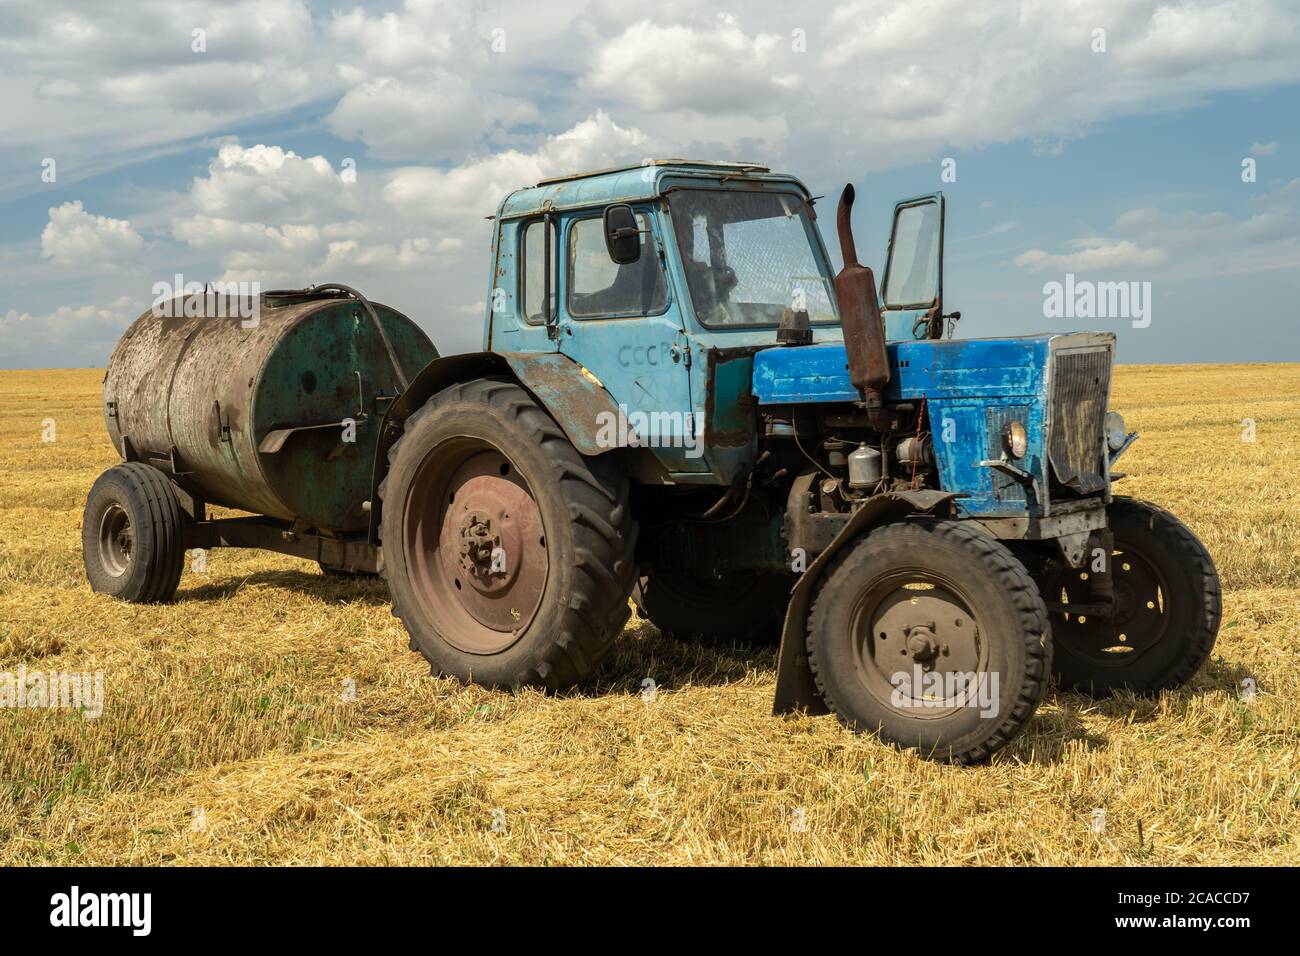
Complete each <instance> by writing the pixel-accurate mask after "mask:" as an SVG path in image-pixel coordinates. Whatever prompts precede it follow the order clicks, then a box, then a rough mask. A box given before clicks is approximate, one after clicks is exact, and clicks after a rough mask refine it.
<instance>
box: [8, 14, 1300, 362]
mask: <svg viewBox="0 0 1300 956" xmlns="http://www.w3.org/2000/svg"><path fill="white" fill-rule="evenodd" d="M0 18H3V20H4V22H5V23H6V28H5V32H4V34H2V35H0V130H2V131H3V135H0V367H67V366H87V365H102V364H103V363H104V361H105V360H106V358H107V356H108V353H109V351H110V350H111V348H112V346H113V343H114V341H115V340H116V337H117V335H119V334H120V332H121V331H122V329H123V328H124V327H125V325H126V324H127V323H128V322H129V321H130V320H131V319H132V318H133V317H134V316H135V315H137V314H139V313H140V312H141V311H143V310H144V309H145V308H146V307H147V306H148V304H149V301H150V299H151V298H152V295H151V289H152V286H153V284H154V283H155V282H158V281H160V280H167V279H170V278H171V276H172V275H173V274H174V273H176V272H180V273H183V274H184V276H185V278H186V279H187V280H191V279H192V280H198V281H203V280H205V279H217V278H226V279H245V280H258V281H261V283H262V286H263V288H275V287H284V286H287V285H305V284H308V283H319V282H326V281H341V282H345V283H348V284H352V285H356V286H358V287H359V288H361V289H363V290H364V291H365V292H366V293H367V294H368V295H370V296H371V297H372V298H375V299H378V300H381V301H385V302H388V303H390V304H392V305H394V306H396V307H398V308H401V309H403V310H404V311H406V312H407V313H408V314H409V315H411V316H412V317H413V318H415V319H416V320H417V321H419V322H420V323H421V324H422V325H423V326H424V327H425V328H426V330H428V331H429V333H430V334H431V335H432V337H433V338H434V341H435V342H436V343H437V344H438V345H439V347H440V349H441V350H442V351H443V352H444V353H446V352H455V351H462V350H466V349H470V348H474V347H476V346H477V343H478V337H479V329H480V324H481V317H482V311H483V300H484V297H485V288H486V284H487V276H486V268H487V262H488V248H487V244H488V240H489V235H490V234H489V226H488V224H487V223H486V222H484V220H483V216H485V215H487V214H489V213H490V212H492V210H493V206H494V205H495V202H496V200H497V199H498V198H499V197H500V195H501V194H502V193H503V192H504V191H506V190H508V189H511V188H515V187H517V186H522V185H527V184H530V183H531V182H533V181H535V180H536V179H537V178H539V177H540V176H543V175H553V174H556V173H562V172H567V171H572V170H574V169H580V168H593V167H599V166H604V165H609V164H611V163H618V162H632V163H636V162H640V161H641V160H642V159H644V158H646V157H649V156H682V155H687V156H691V157H694V158H715V159H719V158H728V159H731V158H741V159H749V160H756V161H760V162H766V163H768V164H769V165H772V166H773V167H776V168H781V169H783V170H788V171H791V172H794V173H795V174H797V175H800V176H801V177H802V178H804V180H805V181H806V182H807V183H808V185H809V186H810V188H812V189H813V190H814V192H816V193H820V194H824V195H826V197H827V199H826V200H825V201H824V202H823V204H822V206H821V208H822V209H823V210H824V211H825V210H828V209H829V208H830V207H831V206H832V204H833V201H834V197H836V196H837V195H838V193H839V190H840V188H841V187H842V185H843V184H844V182H846V181H849V180H852V181H853V182H854V183H855V185H856V186H857V189H858V197H859V200H858V205H857V207H856V214H855V222H856V228H857V233H858V247H859V250H860V252H861V253H862V254H863V255H864V258H866V259H867V261H868V262H869V263H870V264H872V265H875V266H880V265H881V262H880V259H881V257H882V256H883V252H884V247H885V241H886V233H887V228H888V221H889V211H890V206H891V204H892V202H893V201H894V200H895V199H897V198H901V197H904V196H910V195H915V194H919V193H927V192H931V191H933V190H935V189H938V188H942V189H943V190H944V192H945V194H946V196H947V200H948V204H947V209H948V233H947V276H946V293H945V305H946V307H947V308H948V309H949V310H952V309H959V310H961V311H962V313H963V316H964V318H963V321H962V324H961V327H960V329H959V332H958V334H960V335H967V336H974V335H1001V334H1026V333H1032V332H1038V331H1065V330H1071V329H1076V328H1085V327H1086V328H1099V329H1109V330H1112V331H1115V332H1117V333H1118V335H1119V354H1120V360H1121V361H1127V362H1217V361H1279V360H1282V361H1287V360H1289V361H1294V360H1300V322H1298V321H1297V319H1300V316H1298V315H1297V307H1296V302H1297V301H1298V299H1300V141H1298V139H1297V135H1296V117H1297V116H1300V10H1298V9H1297V5H1296V4H1293V3H1282V2H1276V3H1271V2H1268V0H1259V2H1255V3H1244V2H1230V0H1229V2H1213V0H1204V2H1186V3H1182V2H1179V3H1160V2H1156V0H1131V2H1121V0H1103V2H1097V3H1082V2H1059V3H1046V2H1041V3H1040V2H1032V0H1027V2H1025V3H1022V4H1009V3H989V4H980V3H974V2H957V0H916V2H913V3H909V4H903V3H895V2H890V0H854V2H848V3H838V4H836V3H831V4H814V5H812V6H810V7H808V8H807V9H801V10H799V11H797V12H791V11H790V10H788V9H787V7H786V5H783V4H776V3H753V4H743V5H739V4H738V5H734V6H728V7H717V8H713V7H709V6H704V5H700V4H687V3H680V4H679V3H675V2H669V3H666V4H662V5H656V6H655V7H653V8H640V7H636V8H628V7H627V6H625V5H618V4H613V3H604V2H562V3H559V4H556V5H554V6H550V7H547V9H546V10H541V9H540V8H539V7H538V5H534V4H517V3H504V4H501V3H486V4H483V3H478V4H458V3H446V2H436V0H405V2H395V3H373V4H361V5H355V4H349V3H345V4H343V5H341V6H338V7H332V6H328V5H325V4H319V3H305V2H301V0H264V2H262V3H259V4H253V3H251V2H242V0H240V2H227V3H220V4H216V3H202V2H191V0H183V2H173V3H163V2H154V0H140V2H137V3H132V4H125V5H123V6H122V7H113V8H112V9H110V6H109V5H105V4H96V3H75V2H63V0H56V2H50V3H44V4H40V5H34V4H23V3H13V2H10V0H0ZM196 29H202V30H204V31H205V32H204V39H205V45H206V49H204V50H202V51H196V50H194V49H193V48H192V47H193V36H194V32H193V31H194V30H196ZM1098 29H1104V30H1105V31H1106V33H1105V40H1106V50H1105V51H1104V52H1103V51H1098V50H1097V49H1095V47H1096V31H1097V30H1098ZM47 158H52V159H54V160H55V163H56V171H57V179H56V181H55V182H43V181H42V178H41V173H42V168H43V167H42V163H43V161H44V160H45V159H47ZM349 158H350V159H351V160H353V162H354V163H355V168H356V180H355V182H349V181H348V180H347V177H346V176H344V175H341V174H342V172H343V169H344V160H345V159H349ZM945 158H950V159H953V160H955V169H956V181H955V182H941V181H940V172H941V164H942V162H943V160H944V159H945ZM1247 158H1250V159H1253V161H1254V162H1255V164H1256V170H1255V171H1256V181H1255V182H1253V183H1245V182H1243V181H1242V161H1243V160H1244V159H1247ZM832 218H833V217H831V216H827V215H823V217H822V220H821V221H822V224H823V228H826V227H827V226H828V225H829V224H830V222H831V219H832ZM827 238H828V245H830V246H831V247H832V249H834V246H835V243H834V242H833V241H830V240H831V239H832V237H830V236H828V237H827ZM1067 272H1068V273H1072V274H1074V275H1075V276H1076V278H1077V279H1079V280H1085V281H1135V282H1149V283H1150V284H1151V285H1150V288H1151V300H1152V302H1151V304H1152V314H1151V323H1150V325H1149V326H1148V327H1146V328H1134V327H1133V324H1132V322H1131V321H1130V320H1129V319H1128V318H1123V317H1121V318H1109V317H1108V318H1098V319H1092V320H1073V319H1063V318H1062V319H1058V318H1049V317H1046V316H1045V315H1044V311H1043V303H1044V294H1043V287H1044V284H1045V283H1048V282H1053V281H1061V280H1062V279H1063V278H1064V276H1065V274H1066V273H1067Z"/></svg>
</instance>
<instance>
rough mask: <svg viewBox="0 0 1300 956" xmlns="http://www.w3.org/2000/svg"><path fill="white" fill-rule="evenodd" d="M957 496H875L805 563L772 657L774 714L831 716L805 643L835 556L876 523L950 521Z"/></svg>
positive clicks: (925, 493) (913, 493)
mask: <svg viewBox="0 0 1300 956" xmlns="http://www.w3.org/2000/svg"><path fill="white" fill-rule="evenodd" d="M956 497H957V495H956V494H955V493H953V492H947V491H897V492H890V493H888V494H883V495H876V496H875V497H874V498H870V499H868V501H867V502H866V504H864V505H862V507H860V508H859V509H858V510H857V511H855V512H854V513H853V517H851V518H849V520H848V522H847V523H846V524H845V525H844V527H843V528H841V529H840V532H839V534H837V535H836V536H835V537H834V539H832V541H831V543H830V544H829V545H828V546H827V547H826V550H825V551H823V552H822V553H821V554H819V555H817V557H816V558H815V559H814V560H813V562H812V564H810V565H808V570H806V571H805V572H804V573H803V574H802V575H801V576H800V578H799V580H798V582H797V583H796V584H795V586H794V590H793V591H792V592H791V594H790V607H789V608H788V609H787V611H786V614H785V626H784V628H783V629H782V631H781V650H780V652H779V653H778V654H777V659H776V694H775V696H774V698H773V700H772V713H773V714H789V713H793V712H795V711H798V710H805V711H807V712H808V713H809V714H813V715H816V714H826V713H830V711H829V709H828V708H827V706H826V702H825V701H824V700H822V695H821V694H820V693H818V691H817V684H816V682H815V681H814V680H813V676H812V670H811V669H810V668H809V667H808V654H807V643H806V639H807V635H808V610H809V608H810V607H811V605H812V599H813V595H814V594H815V593H816V591H817V583H818V582H819V581H820V580H821V578H822V575H823V574H824V573H825V570H826V568H827V567H828V566H829V565H830V563H831V561H832V560H833V559H834V557H835V555H836V554H838V553H839V551H840V550H841V549H843V548H844V547H845V546H846V545H849V544H850V543H852V542H853V541H855V540H856V539H857V538H858V537H859V536H861V535H863V534H865V533H866V532H867V531H869V530H871V529H872V528H874V527H876V526H878V525H882V524H888V523H889V522H891V521H897V520H899V519H900V518H908V517H921V516H926V515H929V516H942V517H951V516H952V515H953V514H954V506H953V500H954V499H955V498H956Z"/></svg>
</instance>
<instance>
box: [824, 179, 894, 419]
mask: <svg viewBox="0 0 1300 956" xmlns="http://www.w3.org/2000/svg"><path fill="white" fill-rule="evenodd" d="M853 196H854V192H853V184H852V183H849V184H848V185H847V186H845V187H844V192H843V193H842V194H841V195H840V208H839V212H838V213H837V214H836V219H835V223H836V226H837V228H838V229H839V234H840V254H841V255H842V256H843V257H844V268H843V269H841V270H840V271H839V274H838V275H837V276H836V277H835V300H836V302H837V303H838V305H839V307H840V324H841V326H842V327H843V329H844V351H845V353H846V354H847V355H848V360H849V380H850V381H851V382H852V383H853V387H854V388H856V389H858V390H859V391H860V392H861V393H862V398H863V400H864V401H865V402H866V403H867V405H868V406H869V407H876V408H878V407H879V406H880V399H881V393H882V392H883V391H884V390H885V386H886V385H888V384H889V356H888V354H887V353H886V352H885V326H884V323H883V322H881V320H880V302H879V300H878V299H877V298H876V277H875V276H874V275H873V274H872V272H871V270H870V269H869V268H868V267H867V266H864V265H861V264H860V263H859V262H858V250H857V247H855V246H854V244H853V226H852V224H851V223H850V221H849V214H850V212H851V211H852V210H853Z"/></svg>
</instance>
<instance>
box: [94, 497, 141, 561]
mask: <svg viewBox="0 0 1300 956" xmlns="http://www.w3.org/2000/svg"><path fill="white" fill-rule="evenodd" d="M134 553H135V531H134V529H133V528H132V527H131V518H130V516H129V515H128V514H127V513H126V510H125V509H124V508H123V507H122V506H121V505H119V504H116V503H114V504H111V505H109V506H108V507H107V508H106V509H104V513H103V515H101V516H100V519H99V563H100V564H101V565H102V566H103V568H104V570H105V571H107V572H108V573H109V574H111V575H112V576H113V577H115V578H120V577H121V576H122V575H124V574H125V573H126V571H127V568H129V567H130V566H131V558H132V555H133V554H134Z"/></svg>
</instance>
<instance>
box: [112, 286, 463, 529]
mask: <svg viewBox="0 0 1300 956" xmlns="http://www.w3.org/2000/svg"><path fill="white" fill-rule="evenodd" d="M257 302H258V304H260V312H257V313H255V312H254V309H253V304H254V300H252V299H251V298H246V299H244V300H242V304H243V309H242V311H240V310H238V309H236V308H234V307H232V305H231V301H230V300H223V299H220V298H217V297H214V296H207V297H205V296H202V295H200V296H185V297H182V298H178V299H173V300H171V302H170V303H164V304H162V305H159V306H155V307H153V308H151V309H150V310H149V311H148V312H146V313H145V314H144V315H142V316H140V317H139V318H138V319H136V320H135V322H134V323H132V325H131V327H130V328H128V329H127V330H126V332H125V333H124V334H123V336H122V339H121V341H119V342H118V344H117V348H116V349H114V351H113V356H112V358H111V359H109V363H108V370H107V372H106V373H105V376H104V417H105V423H106V425H107V427H108V434H109V436H110V437H111V438H112V440H113V444H114V446H115V447H116V448H117V451H118V454H120V455H121V456H122V457H123V458H125V459H127V460H138V461H147V462H150V463H151V464H154V465H157V466H158V467H160V468H162V469H163V470H164V471H166V472H168V473H169V474H171V475H173V477H174V478H175V480H176V482H177V484H179V485H180V486H181V487H182V488H184V489H186V490H187V491H189V492H190V493H191V494H196V495H198V496H200V497H202V498H204V499H205V500H207V501H209V502H212V503H214V504H219V505H224V506H226V507H229V508H236V509H239V510H242V511H248V512H253V513H255V514H263V515H271V516H273V517H276V518H283V519H286V520H294V519H301V521H302V522H303V523H304V525H305V527H311V528H317V529H320V530H323V531H332V532H352V531H360V530H363V529H365V528H366V527H367V524H368V521H369V517H368V515H367V513H366V511H365V509H364V503H365V502H366V500H367V499H368V498H369V497H370V479H371V468H372V465H373V461H374V453H375V444H376V440H377V438H378V435H379V426H380V423H381V421H382V419H383V415H384V411H385V410H386V408H387V407H388V403H389V402H390V401H391V400H392V399H393V397H394V396H396V395H397V394H398V392H399V391H400V389H401V387H402V381H403V378H404V379H405V380H406V381H409V380H410V379H412V378H414V377H415V375H416V373H417V372H419V370H420V369H421V368H423V367H424V366H425V365H426V364H427V363H429V362H430V361H432V360H433V359H435V358H437V356H438V352H437V350H436V349H435V348H434V347H433V344H432V343H431V342H430V341H429V337H428V336H427V335H425V334H424V332H423V331H421V330H420V328H419V326H417V325H416V324H415V323H414V322H412V321H411V320H410V319H408V318H407V317H406V316H404V315H402V314H401V313H400V312H397V311H396V310H394V309H390V308H388V307H386V306H383V305H379V304H375V305H374V309H375V313H376V315H377V317H378V319H379V322H380V324H381V325H382V326H383V329H384V332H385V334H386V335H387V337H388V340H389V342H390V343H391V345H392V348H393V352H394V353H395V356H396V360H397V362H398V364H399V365H400V366H401V370H402V373H403V375H402V376H401V377H399V376H398V374H397V372H396V371H395V370H394V368H393V362H392V360H391V359H390V356H389V352H388V349H387V348H386V347H385V344H384V341H383V337H382V336H380V334H379V331H378V329H377V328H376V327H375V323H374V322H373V321H372V319H371V317H370V315H369V314H368V312H367V310H366V308H365V306H364V305H363V304H362V302H361V301H358V300H357V299H354V298H351V297H348V296H345V295H343V294H340V293H334V292H314V293H313V292H311V291H310V290H304V291H302V292H295V293H266V294H263V295H261V296H259V297H258V300H257ZM251 314H255V315H256V318H255V319H254V318H252V317H249V316H250V315H251Z"/></svg>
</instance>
